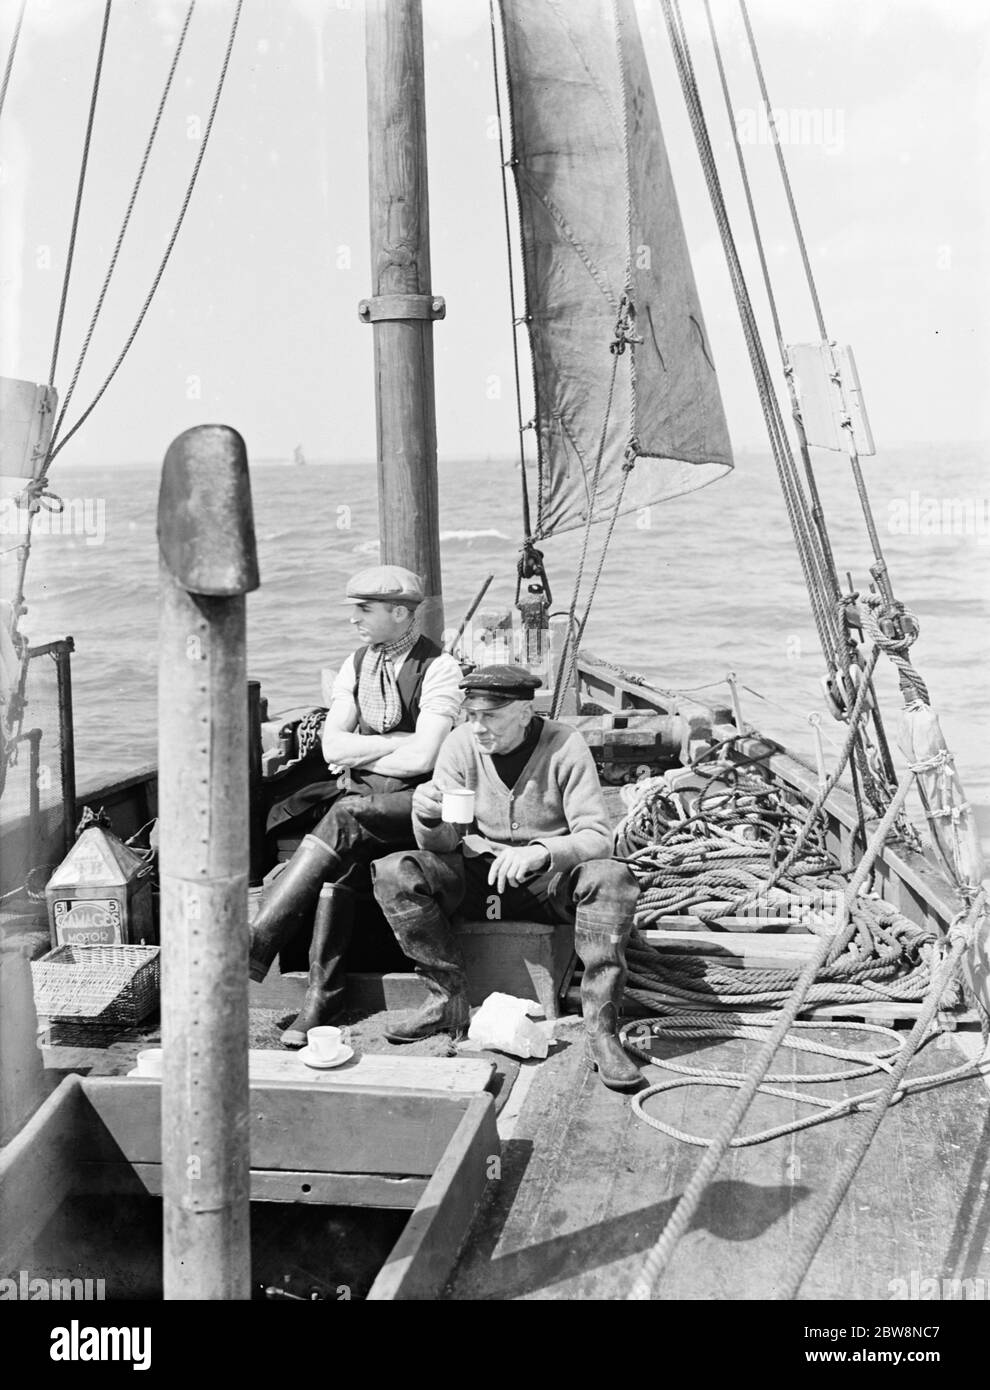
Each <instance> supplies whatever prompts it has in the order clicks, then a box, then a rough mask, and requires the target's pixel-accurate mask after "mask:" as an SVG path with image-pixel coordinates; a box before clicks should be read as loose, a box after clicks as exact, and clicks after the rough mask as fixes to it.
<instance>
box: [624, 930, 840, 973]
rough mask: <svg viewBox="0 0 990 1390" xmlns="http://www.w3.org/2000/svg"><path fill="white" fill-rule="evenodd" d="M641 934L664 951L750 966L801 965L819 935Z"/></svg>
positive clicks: (809, 953)
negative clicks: (708, 957)
mask: <svg viewBox="0 0 990 1390" xmlns="http://www.w3.org/2000/svg"><path fill="white" fill-rule="evenodd" d="M640 935H641V936H642V937H643V938H644V940H645V941H647V942H648V944H649V945H651V946H653V947H654V948H655V949H656V950H658V951H659V952H660V953H661V954H662V955H687V956H711V957H712V958H714V959H717V960H718V962H719V964H720V965H727V966H738V967H740V968H749V969H770V970H772V969H776V968H778V967H781V968H790V967H791V966H795V965H796V966H801V965H803V964H804V963H805V961H807V960H808V958H809V957H810V956H812V955H813V954H814V952H815V950H816V948H817V946H818V938H817V937H816V936H812V935H811V933H810V932H805V933H804V934H803V935H797V934H796V933H795V934H793V935H771V934H770V933H769V932H710V931H696V932H677V931H660V930H656V929H653V928H650V929H648V930H647V931H644V932H640Z"/></svg>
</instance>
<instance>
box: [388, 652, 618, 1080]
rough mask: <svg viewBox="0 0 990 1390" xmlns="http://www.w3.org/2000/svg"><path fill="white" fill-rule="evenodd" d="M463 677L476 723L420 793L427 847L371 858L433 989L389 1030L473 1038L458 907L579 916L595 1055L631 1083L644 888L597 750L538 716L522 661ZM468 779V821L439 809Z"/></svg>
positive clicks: (501, 916) (470, 721)
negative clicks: (622, 1019) (634, 973)
mask: <svg viewBox="0 0 990 1390" xmlns="http://www.w3.org/2000/svg"><path fill="white" fill-rule="evenodd" d="M460 684H461V688H462V689H463V690H464V691H465V699H464V709H465V712H466V714H467V722H466V723H465V724H462V725H460V726H459V727H458V728H456V729H454V730H453V732H452V733H451V734H449V735H448V736H447V738H446V739H445V741H444V743H443V745H442V747H441V749H440V754H439V757H438V758H437V763H436V768H435V770H434V774H433V779H432V780H431V781H429V782H424V783H422V784H421V785H420V786H418V787H417V788H416V790H415V791H414V793H413V797H412V810H413V830H414V833H415V837H416V844H417V845H418V846H419V848H418V850H410V851H404V852H399V853H396V854H391V855H389V856H388V857H386V858H381V859H378V860H377V861H376V863H375V864H374V865H373V868H372V875H373V879H374V885H375V896H376V897H377V899H378V901H379V903H380V904H381V907H382V910H383V911H384V913H385V915H386V917H387V918H388V921H389V924H390V926H391V927H392V930H393V931H394V932H395V935H396V937H397V938H398V940H399V942H400V944H401V946H402V949H403V950H404V951H405V953H406V955H407V956H409V957H410V958H411V959H413V960H415V961H416V962H417V965H418V969H419V972H420V974H422V975H423V976H424V977H425V979H426V981H427V984H428V986H429V990H430V995H431V997H430V999H429V1001H428V1002H427V1003H426V1004H425V1005H424V1006H423V1008H421V1009H420V1010H419V1011H418V1012H417V1013H414V1014H413V1015H412V1016H411V1017H409V1018H406V1019H404V1020H403V1019H390V1020H389V1026H388V1029H387V1032H386V1036H387V1037H388V1038H389V1039H390V1040H391V1041H392V1042H412V1041H414V1040H415V1039H417V1038H424V1037H429V1036H430V1035H431V1034H433V1033H441V1032H449V1033H451V1034H453V1035H454V1036H455V1037H456V1036H463V1034H464V1032H465V1030H466V1028H467V1024H468V1019H469V1009H468V1000H467V993H466V987H465V977H464V963H463V958H462V955H461V951H460V947H459V945H458V941H457V936H456V933H455V931H454V929H453V926H452V924H451V917H452V915H453V914H454V913H456V912H458V911H460V913H462V914H463V915H466V916H476V917H485V918H488V919H489V920H492V919H496V920H503V921H513V920H516V921H518V920H520V919H523V918H525V919H529V920H536V921H542V922H553V921H561V920H565V919H567V920H571V919H573V920H574V921H575V945H576V948H577V953H578V955H579V956H580V957H581V960H582V962H583V964H584V979H583V982H582V985H581V1006H582V1012H583V1015H584V1023H585V1030H586V1033H587V1047H588V1055H589V1060H590V1062H591V1064H592V1066H593V1067H594V1068H595V1069H596V1070H597V1071H598V1072H599V1073H600V1075H601V1079H602V1081H603V1082H604V1083H605V1085H606V1086H608V1087H610V1088H612V1089H613V1090H629V1089H631V1088H634V1087H636V1086H638V1085H639V1083H640V1073H639V1070H638V1068H637V1067H636V1066H635V1065H634V1064H633V1063H632V1061H631V1060H630V1058H629V1057H628V1056H627V1055H626V1053H625V1052H624V1051H623V1049H622V1047H621V1046H620V1044H619V1041H618V1038H617V1036H616V1034H617V1025H618V1017H619V1009H620V1007H621V1003H622V992H623V986H624V984H625V977H626V963H625V950H624V947H625V943H626V941H627V939H628V937H629V933H630V931H631V929H632V919H633V910H634V908H635V905H636V900H637V897H638V889H637V886H636V881H635V879H634V878H633V875H632V873H631V872H630V871H629V869H628V868H627V867H626V866H625V865H624V864H621V863H619V862H618V861H616V860H614V859H612V858H611V854H612V837H611V833H610V830H609V824H608V819H607V816H606V812H605V803H604V799H603V797H602V790H601V785H600V783H599V781H598V774H597V772H596V770H595V765H594V762H593V760H592V757H591V753H590V752H589V750H588V747H587V744H586V743H585V742H584V740H583V738H582V737H581V735H580V734H579V733H577V732H576V731H575V730H573V729H571V728H569V727H568V726H567V725H566V724H562V723H558V722H556V721H554V720H550V719H543V718H540V717H538V716H537V715H535V714H534V712H533V694H534V691H535V690H536V689H537V688H538V687H539V685H540V682H539V680H538V679H537V678H536V677H534V676H532V675H531V674H530V673H529V672H528V671H526V670H524V669H523V668H521V667H518V666H488V667H483V668H481V669H479V670H477V671H475V672H474V673H473V674H472V675H470V676H467V677H465V679H464V680H462V681H461V683H460ZM458 789H468V790H470V791H473V792H474V819H473V822H472V823H471V825H467V824H461V825H457V824H451V823H448V822H446V821H444V820H443V818H442V796H443V793H444V792H445V791H454V790H458Z"/></svg>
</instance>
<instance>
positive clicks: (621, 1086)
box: [588, 1058, 643, 1091]
mask: <svg viewBox="0 0 990 1390" xmlns="http://www.w3.org/2000/svg"><path fill="white" fill-rule="evenodd" d="M588 1061H589V1063H590V1066H591V1070H592V1071H596V1072H597V1073H598V1075H599V1076H600V1077H601V1082H602V1085H603V1086H607V1087H608V1089H609V1090H610V1091H638V1090H639V1088H640V1086H642V1084H643V1076H642V1073H640V1074H639V1075H637V1077H636V1079H635V1080H633V1079H632V1077H630V1078H629V1080H628V1081H619V1080H617V1079H615V1078H613V1077H610V1076H606V1075H605V1073H604V1072H603V1071H602V1069H601V1067H600V1066H599V1065H598V1063H597V1062H595V1061H593V1060H592V1059H591V1058H589V1059H588Z"/></svg>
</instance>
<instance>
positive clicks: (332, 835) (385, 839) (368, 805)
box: [278, 787, 416, 970]
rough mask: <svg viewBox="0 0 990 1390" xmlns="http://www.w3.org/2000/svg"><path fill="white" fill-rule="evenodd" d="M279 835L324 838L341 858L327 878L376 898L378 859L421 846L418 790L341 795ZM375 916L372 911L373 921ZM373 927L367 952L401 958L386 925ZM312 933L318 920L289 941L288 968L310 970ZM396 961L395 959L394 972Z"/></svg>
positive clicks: (296, 819)
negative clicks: (415, 820) (415, 808)
mask: <svg viewBox="0 0 990 1390" xmlns="http://www.w3.org/2000/svg"><path fill="white" fill-rule="evenodd" d="M278 831H279V833H280V834H281V835H286V834H293V833H294V834H309V835H313V836H314V837H315V838H316V839H318V840H322V842H323V843H324V844H325V845H326V846H327V848H328V849H331V850H333V852H334V854H335V855H338V856H339V859H340V862H339V864H336V863H335V864H334V865H332V866H331V868H330V869H329V870H328V871H327V875H326V876H327V879H328V880H332V881H333V882H335V883H337V884H339V885H341V886H342V887H344V888H348V889H350V890H351V892H353V893H358V894H370V893H371V865H372V863H373V861H374V860H376V859H379V858H380V857H381V856H382V855H388V854H393V853H394V852H395V851H396V850H397V849H403V848H410V849H411V848H413V847H414V846H415V844H416V841H415V839H414V838H413V831H412V788H411V787H410V788H407V789H406V790H404V791H397V792H376V793H368V794H356V793H351V792H341V793H339V794H338V796H337V798H336V800H334V801H333V802H331V803H330V804H329V805H328V804H327V802H325V801H324V802H323V803H322V804H321V805H313V806H310V807H308V808H307V809H306V810H305V811H303V812H302V813H301V814H298V815H296V816H294V817H292V818H291V819H289V820H284V821H282V822H281V823H280V824H279V825H278ZM375 915H376V914H374V913H372V918H374V916H375ZM362 921H364V917H362ZM367 925H368V927H369V931H370V935H369V937H368V942H367V944H366V949H365V954H371V955H374V954H375V953H376V952H377V953H380V954H383V955H384V957H385V958H390V957H391V956H392V955H393V954H394V955H395V956H396V957H397V956H398V952H397V951H396V950H395V947H394V946H393V945H390V938H389V936H388V934H387V933H386V932H385V928H384V926H383V925H381V924H379V925H378V926H377V927H376V926H375V923H374V921H373V920H372V921H371V922H370V923H367ZM311 935H312V922H307V923H306V924H305V925H304V926H303V927H302V928H301V929H300V930H299V931H298V932H296V933H295V935H294V936H293V938H292V939H291V941H287V942H286V944H285V947H284V948H283V950H282V952H281V961H282V969H283V970H304V969H306V967H307V965H308V963H309V945H310V937H311ZM383 948H384V950H383ZM396 963H397V962H396V961H390V964H389V968H393V966H394V965H395V964H396Z"/></svg>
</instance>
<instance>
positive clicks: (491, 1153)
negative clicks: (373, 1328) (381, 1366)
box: [368, 1096, 501, 1301]
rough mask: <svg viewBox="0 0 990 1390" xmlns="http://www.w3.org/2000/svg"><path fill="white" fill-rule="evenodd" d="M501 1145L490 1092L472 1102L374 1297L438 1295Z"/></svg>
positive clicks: (382, 1273)
mask: <svg viewBox="0 0 990 1390" xmlns="http://www.w3.org/2000/svg"><path fill="white" fill-rule="evenodd" d="M500 1155H501V1145H500V1143H499V1138H498V1133H497V1131H496V1128H495V1105H494V1102H493V1100H492V1098H491V1096H477V1097H475V1099H474V1100H472V1101H470V1102H469V1105H468V1108H467V1110H466V1111H465V1113H464V1116H463V1118H462V1120H461V1123H460V1125H459V1126H458V1128H457V1131H456V1133H455V1134H454V1136H453V1138H452V1139H451V1141H450V1144H449V1145H448V1146H447V1149H446V1151H445V1153H444V1155H443V1158H442V1159H441V1160H440V1162H439V1164H438V1165H437V1168H436V1171H435V1172H434V1174H433V1176H432V1178H431V1179H430V1182H429V1185H428V1187H427V1189H426V1191H425V1192H424V1194H423V1197H422V1199H421V1201H420V1202H419V1205H418V1206H417V1207H416V1210H415V1211H414V1212H413V1214H412V1216H411V1217H410V1219H409V1222H408V1224H407V1226H406V1228H405V1230H404V1231H403V1233H402V1235H401V1236H400V1237H399V1240H398V1241H397V1243H396V1245H395V1247H394V1249H393V1250H392V1253H391V1255H390V1256H389V1258H388V1260H387V1261H386V1263H385V1265H384V1266H383V1268H382V1269H381V1271H380V1273H379V1275H378V1277H377V1279H376V1280H375V1282H374V1284H372V1286H371V1289H370V1290H369V1292H368V1298H369V1299H372V1300H376V1301H379V1300H383V1299H415V1300H422V1299H434V1298H437V1297H438V1296H439V1294H440V1293H441V1292H442V1290H443V1286H444V1284H445V1282H446V1280H447V1278H448V1276H449V1275H450V1273H451V1270H452V1268H453V1265H454V1262H455V1260H456V1259H457V1255H458V1252H459V1251H460V1249H461V1246H462V1245H463V1244H464V1241H465V1239H466V1237H467V1235H468V1232H469V1231H470V1229H471V1225H472V1222H473V1220H474V1217H475V1214H476V1212H477V1210H478V1206H479V1204H480V1203H481V1200H482V1198H483V1197H484V1195H485V1192H486V1190H487V1188H488V1183H489V1179H490V1175H492V1176H494V1175H495V1174H496V1173H498V1172H499V1170H498V1169H493V1166H492V1165H493V1162H495V1161H500Z"/></svg>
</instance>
